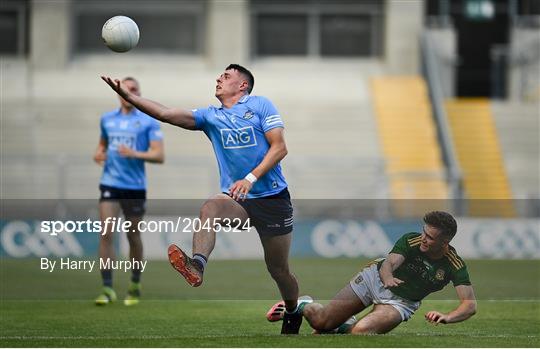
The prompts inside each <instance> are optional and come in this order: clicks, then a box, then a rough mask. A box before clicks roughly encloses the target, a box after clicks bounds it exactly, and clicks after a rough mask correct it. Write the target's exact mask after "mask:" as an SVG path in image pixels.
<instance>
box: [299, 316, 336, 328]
mask: <svg viewBox="0 0 540 349" xmlns="http://www.w3.org/2000/svg"><path fill="white" fill-rule="evenodd" d="M306 317H308V315H307V314H306ZM308 318H309V324H310V325H311V327H313V329H315V330H317V331H330V330H333V329H334V328H335V327H336V326H334V324H333V322H332V320H331V319H330V318H328V317H327V316H326V315H325V314H324V312H319V313H315V314H312V315H310V317H308Z"/></svg>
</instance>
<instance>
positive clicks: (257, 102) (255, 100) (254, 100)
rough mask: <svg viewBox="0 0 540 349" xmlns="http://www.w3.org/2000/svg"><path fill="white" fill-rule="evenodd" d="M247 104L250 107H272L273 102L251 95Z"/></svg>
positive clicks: (263, 97)
mask: <svg viewBox="0 0 540 349" xmlns="http://www.w3.org/2000/svg"><path fill="white" fill-rule="evenodd" d="M246 99H247V100H246V103H247V104H248V105H253V106H259V107H263V106H265V105H272V101H271V100H270V99H269V98H267V97H265V96H256V95H249V96H247V97H246Z"/></svg>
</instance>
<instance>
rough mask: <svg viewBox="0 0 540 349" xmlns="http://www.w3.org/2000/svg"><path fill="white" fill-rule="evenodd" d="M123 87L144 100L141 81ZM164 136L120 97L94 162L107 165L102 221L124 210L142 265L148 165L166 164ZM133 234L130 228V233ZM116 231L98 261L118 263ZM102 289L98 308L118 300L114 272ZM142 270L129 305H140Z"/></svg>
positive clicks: (105, 275) (103, 241)
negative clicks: (142, 236) (115, 255)
mask: <svg viewBox="0 0 540 349" xmlns="http://www.w3.org/2000/svg"><path fill="white" fill-rule="evenodd" d="M122 86H123V88H124V89H125V90H126V91H129V93H131V94H133V95H137V96H140V87H139V83H138V82H137V80H135V79H134V78H131V77H127V78H124V79H123V80H122ZM162 139H163V136H162V133H161V130H160V127H159V123H158V122H157V121H156V120H154V119H152V118H151V117H149V116H148V115H146V114H144V113H142V112H141V111H139V110H137V109H136V108H135V107H134V106H133V105H132V104H131V103H129V102H128V101H126V100H125V99H123V98H120V108H119V109H117V110H114V111H111V112H108V113H105V114H103V116H102V117H101V137H100V140H99V144H98V147H97V150H96V153H95V155H94V161H95V162H96V163H98V164H100V165H103V174H102V176H101V181H100V186H99V189H100V191H101V197H100V200H99V213H100V218H101V221H102V222H103V221H105V220H106V219H107V218H108V217H117V216H118V214H119V213H120V209H122V211H123V213H124V215H125V217H126V219H127V220H130V221H131V227H133V229H132V231H130V232H128V233H127V237H128V241H129V257H130V259H135V260H137V261H142V258H143V246H142V241H141V236H140V232H139V231H138V229H137V224H138V223H139V222H140V221H141V220H142V217H143V215H144V205H145V201H146V175H145V171H144V162H145V161H148V162H153V163H163V158H164V154H163V153H164V152H163V142H162ZM130 230H131V229H130ZM113 235H114V234H113V232H112V231H107V232H105V234H100V241H99V257H100V258H102V259H105V260H106V259H107V258H111V259H114V245H113V240H114V239H113ZM101 276H102V279H103V290H102V292H101V294H100V295H99V296H98V297H97V298H96V304H97V305H104V304H108V303H110V302H112V301H115V300H116V293H115V292H114V289H113V288H112V270H110V269H102V270H101ZM140 277H141V271H140V270H139V269H133V270H132V276H131V284H130V286H129V288H128V293H127V296H126V298H125V299H124V304H125V305H134V304H137V303H139V297H140V291H141V284H140Z"/></svg>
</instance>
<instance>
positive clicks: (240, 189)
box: [229, 127, 287, 200]
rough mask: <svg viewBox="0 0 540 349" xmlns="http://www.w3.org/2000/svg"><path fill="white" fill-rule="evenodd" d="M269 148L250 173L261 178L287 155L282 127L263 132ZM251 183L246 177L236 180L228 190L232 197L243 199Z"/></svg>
mask: <svg viewBox="0 0 540 349" xmlns="http://www.w3.org/2000/svg"><path fill="white" fill-rule="evenodd" d="M264 135H265V137H266V140H267V141H268V144H270V149H268V152H267V153H266V155H265V156H264V158H263V159H262V161H261V162H260V163H259V164H258V165H257V167H255V168H254V169H253V170H252V171H251V173H252V174H253V175H254V176H255V177H256V178H261V177H262V176H264V175H265V174H266V173H267V172H268V171H270V169H272V168H273V167H274V166H276V165H277V164H278V163H279V162H280V161H281V160H283V158H284V157H285V156H286V155H287V145H286V144H285V137H284V135H283V128H280V127H279V128H278V127H277V128H273V129H271V130H270V131H268V132H266V133H265V134H264ZM252 186H253V183H251V182H250V181H248V180H247V179H245V178H244V179H241V180H238V181H236V182H235V183H234V184H233V185H232V186H231V187H230V188H229V192H230V194H231V196H232V198H233V199H235V200H238V199H241V198H242V199H245V197H246V195H247V193H249V191H250V190H251V187H252Z"/></svg>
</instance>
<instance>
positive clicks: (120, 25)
mask: <svg viewBox="0 0 540 349" xmlns="http://www.w3.org/2000/svg"><path fill="white" fill-rule="evenodd" d="M101 37H102V38H103V41H104V42H105V45H107V47H108V48H110V49H111V50H113V51H114V52H127V51H129V50H131V49H132V48H134V47H135V46H137V43H138V42H139V27H138V26H137V23H135V21H134V20H132V19H131V18H129V17H126V16H114V17H113V18H111V19H109V20H108V21H107V22H105V24H104V25H103V28H102V29H101Z"/></svg>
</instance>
